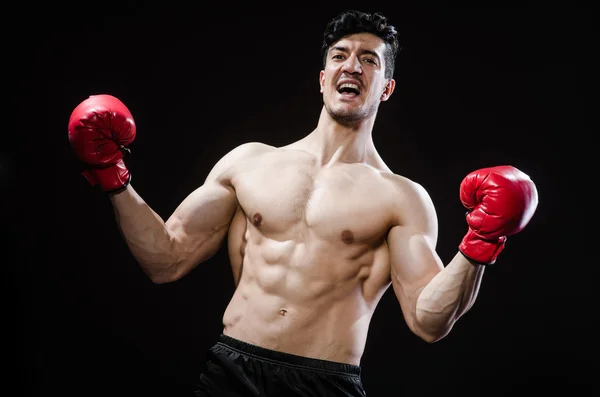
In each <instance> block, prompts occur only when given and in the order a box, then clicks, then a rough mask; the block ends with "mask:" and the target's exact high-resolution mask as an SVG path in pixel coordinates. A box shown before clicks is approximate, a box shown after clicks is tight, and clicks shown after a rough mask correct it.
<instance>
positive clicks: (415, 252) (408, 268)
mask: <svg viewBox="0 0 600 397" xmlns="http://www.w3.org/2000/svg"><path fill="white" fill-rule="evenodd" d="M404 197H405V199H404V200H403V202H402V203H401V204H400V205H399V208H398V213H399V217H398V218H399V219H398V222H397V225H396V226H394V227H393V228H392V229H391V230H390V232H389V234H388V246H389V250H390V265H391V266H390V269H391V278H392V286H393V289H394V293H395V294H396V297H397V298H398V301H399V302H400V306H401V308H402V311H403V312H404V313H405V316H406V315H407V314H410V313H414V310H415V308H416V302H417V299H418V297H419V293H420V292H421V290H422V289H423V288H424V287H425V286H426V285H427V284H428V283H429V281H431V279H432V278H433V277H435V275H436V274H438V273H439V272H440V271H441V270H442V269H443V264H442V261H441V259H440V258H439V256H438V254H437V252H436V250H435V248H436V243H437V234H438V223H437V215H436V212H435V208H434V206H433V203H432V202H431V199H430V197H429V195H428V194H427V192H426V191H425V190H424V189H423V188H422V187H421V186H419V185H412V186H411V189H410V190H408V191H407V192H405V194H404ZM407 317H408V316H407Z"/></svg>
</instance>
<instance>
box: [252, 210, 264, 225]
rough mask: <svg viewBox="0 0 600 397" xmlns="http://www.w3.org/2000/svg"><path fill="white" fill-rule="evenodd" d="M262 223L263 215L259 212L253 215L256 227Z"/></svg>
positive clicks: (253, 222)
mask: <svg viewBox="0 0 600 397" xmlns="http://www.w3.org/2000/svg"><path fill="white" fill-rule="evenodd" d="M261 223H262V215H261V214H260V213H258V212H257V213H256V214H254V216H253V217H252V224H254V226H256V227H259V226H260V224H261Z"/></svg>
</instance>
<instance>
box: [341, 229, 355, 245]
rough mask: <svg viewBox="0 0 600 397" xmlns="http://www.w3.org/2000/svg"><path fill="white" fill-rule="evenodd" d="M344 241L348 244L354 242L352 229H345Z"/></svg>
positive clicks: (343, 233)
mask: <svg viewBox="0 0 600 397" xmlns="http://www.w3.org/2000/svg"><path fill="white" fill-rule="evenodd" d="M342 241H343V242H344V243H346V244H352V243H353V242H354V235H353V234H352V232H351V231H350V230H344V231H343V232H342Z"/></svg>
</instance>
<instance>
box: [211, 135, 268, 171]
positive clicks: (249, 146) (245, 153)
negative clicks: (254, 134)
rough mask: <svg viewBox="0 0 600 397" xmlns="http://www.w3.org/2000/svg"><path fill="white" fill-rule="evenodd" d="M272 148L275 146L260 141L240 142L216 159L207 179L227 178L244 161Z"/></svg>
mask: <svg viewBox="0 0 600 397" xmlns="http://www.w3.org/2000/svg"><path fill="white" fill-rule="evenodd" d="M274 150H276V148H275V147H273V146H270V145H267V144H264V143H261V142H246V143H242V144H240V145H238V146H236V147H234V148H233V149H231V150H230V151H229V152H227V153H226V154H225V155H224V156H222V157H221V158H220V159H219V161H217V163H216V164H215V165H214V167H213V169H212V170H211V171H210V173H209V175H208V178H207V179H229V178H230V177H231V176H232V175H231V174H232V172H235V169H238V168H239V167H240V166H242V165H243V164H244V163H245V162H247V161H249V160H251V159H253V158H256V157H257V156H260V155H262V154H264V153H268V152H271V151H274Z"/></svg>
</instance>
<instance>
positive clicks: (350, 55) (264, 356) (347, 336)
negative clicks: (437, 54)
mask: <svg viewBox="0 0 600 397" xmlns="http://www.w3.org/2000/svg"><path fill="white" fill-rule="evenodd" d="M397 50H398V42H397V33H396V30H395V28H394V27H393V26H391V25H390V24H388V22H387V20H386V18H385V17H384V16H382V15H380V14H373V15H369V14H364V13H360V12H343V13H341V14H340V15H338V16H337V17H336V18H335V19H334V20H333V21H332V22H331V23H330V24H329V25H327V27H326V30H325V34H324V42H323V55H324V58H323V70H322V71H321V72H320V75H319V83H320V87H321V92H322V94H323V102H324V105H323V107H322V110H321V113H320V116H319V120H318V124H317V126H316V128H315V129H314V130H313V131H312V132H310V133H309V134H308V135H307V136H306V137H304V138H303V139H301V140H299V141H297V142H293V143H290V144H289V145H287V146H283V147H272V146H269V145H266V144H262V143H256V142H251V143H246V144H242V145H241V146H239V147H235V148H232V150H231V151H230V152H229V153H227V154H226V155H225V156H224V157H222V158H221V159H220V160H219V161H218V162H217V163H216V165H215V166H214V168H213V169H212V170H211V171H210V173H209V174H208V176H207V178H206V180H205V181H204V183H203V184H202V185H201V186H199V187H198V188H197V189H196V190H195V191H193V192H191V194H190V195H189V196H188V197H186V199H185V200H184V201H183V202H182V203H181V205H180V206H179V207H178V208H177V209H176V210H175V211H174V213H173V214H172V215H171V216H170V217H169V218H168V219H167V220H166V221H163V219H161V217H160V216H158V215H157V214H156V213H155V212H154V211H153V210H152V209H151V208H150V207H149V206H148V205H147V204H146V203H145V202H144V200H143V199H142V198H141V197H140V196H139V195H138V194H137V193H136V191H135V190H134V188H133V187H132V185H131V183H130V173H129V171H128V170H127V167H126V165H125V162H124V161H123V154H122V153H123V150H124V149H125V147H126V146H127V145H129V144H130V143H131V142H132V141H133V140H134V138H135V135H136V127H135V122H134V121H133V117H132V115H131V114H130V112H129V110H128V109H127V107H126V106H125V105H124V104H123V103H122V102H121V101H120V100H119V99H117V98H115V97H113V96H110V95H96V96H91V97H89V98H88V99H86V100H84V101H83V102H82V103H81V104H79V105H78V106H77V107H76V109H75V110H74V111H73V113H72V115H71V119H70V122H69V139H70V142H71V144H72V147H73V149H74V152H75V153H76V155H77V156H78V157H79V158H80V159H81V160H83V162H84V163H85V164H87V165H88V166H87V169H86V171H85V172H84V175H85V176H86V177H87V178H88V180H89V181H90V183H91V184H92V185H96V184H98V185H99V186H100V187H101V188H102V190H103V191H105V192H108V193H109V197H110V200H111V202H112V205H113V207H114V210H115V216H116V221H117V224H118V227H119V229H120V231H121V233H122V235H123V236H124V238H125V241H126V242H127V244H128V246H129V248H130V249H131V252H132V254H133V255H134V257H135V258H136V260H137V262H138V263H139V265H140V266H141V268H142V269H143V270H144V272H145V273H146V274H147V275H148V277H149V278H150V279H151V280H152V281H153V282H155V283H168V282H172V281H175V280H178V279H180V278H181V277H184V276H185V275H186V274H188V273H189V272H190V271H192V269H194V268H195V267H196V266H198V265H199V264H201V263H203V262H205V261H207V260H208V259H209V258H211V257H212V256H213V255H214V254H215V253H216V252H217V251H218V250H219V249H220V247H221V246H222V244H223V242H224V241H225V240H226V241H227V244H228V249H229V255H230V262H231V267H232V271H233V277H234V279H235V283H236V289H235V293H234V294H233V296H232V298H231V301H230V303H229V305H228V307H227V309H226V310H225V313H224V316H223V333H222V335H220V339H219V341H218V342H217V343H216V344H215V345H214V347H212V348H211V349H210V351H209V354H208V360H207V363H206V367H205V370H204V371H203V374H201V376H200V380H199V384H198V386H197V389H196V390H195V392H196V395H198V396H278V397H282V396H304V397H306V396H364V395H366V394H365V390H364V388H363V386H362V383H361V378H360V361H361V356H362V354H363V350H364V347H365V343H366V339H367V333H368V329H369V323H370V320H371V317H372V315H373V312H374V310H375V307H376V305H377V304H378V302H379V300H380V298H381V297H382V295H383V294H384V292H385V291H386V290H387V288H388V287H389V286H390V285H391V286H392V288H393V291H394V293H395V295H396V297H397V299H398V301H399V303H400V307H401V311H402V315H403V316H404V319H405V321H406V324H407V325H408V327H409V328H410V330H411V331H412V332H414V334H416V335H417V336H419V337H420V338H422V339H423V340H424V341H426V342H430V343H431V342H435V341H438V340H440V339H441V338H443V337H444V336H446V335H447V334H448V332H449V331H450V330H451V328H452V326H453V324H454V323H455V322H456V321H457V320H458V319H459V318H460V317H461V316H462V315H463V314H464V313H465V312H466V311H467V310H469V308H470V307H471V306H472V305H473V302H474V300H475V298H476V296H477V293H478V288H479V285H480V282H481V278H482V276H483V273H484V269H485V266H484V265H486V264H492V263H494V262H495V261H496V258H497V256H498V254H499V253H500V251H502V249H503V247H504V243H505V240H506V236H509V235H512V234H515V233H517V232H519V231H520V230H522V229H523V228H524V227H525V225H526V224H527V223H528V222H529V220H530V219H531V217H532V216H533V213H534V211H535V209H536V207H537V200H538V198H537V191H536V189H535V185H534V184H533V182H532V181H531V180H530V178H529V177H528V176H527V175H525V174H524V173H522V172H521V171H519V170H518V169H516V168H514V167H511V166H498V167H490V168H486V169H481V170H477V171H474V172H473V173H471V174H469V175H467V176H466V177H465V179H464V180H463V181H462V184H461V186H460V199H461V200H462V202H463V204H464V205H465V207H466V208H467V209H468V211H469V212H468V215H467V217H466V223H467V225H466V227H465V232H466V235H464V237H463V238H462V240H460V241H459V240H457V245H458V250H457V253H456V255H455V256H454V258H453V259H452V260H451V261H450V262H449V263H448V264H447V265H444V264H443V263H442V262H441V260H440V258H439V256H438V255H437V253H436V250H435V247H436V242H437V238H438V225H437V218H436V212H435V209H434V205H433V203H432V202H431V200H430V197H429V195H428V193H427V192H426V190H425V189H424V188H423V187H422V186H420V185H419V184H417V183H415V182H413V181H411V180H409V179H407V178H406V177H403V176H400V175H396V174H394V173H393V172H392V171H391V170H390V169H389V168H388V167H387V166H386V164H385V163H384V161H383V160H382V158H381V157H380V156H379V154H378V152H377V150H376V149H375V146H374V144H373V140H372V135H371V133H372V129H373V124H374V122H375V117H376V114H377V111H378V108H379V105H380V103H381V102H384V101H386V100H387V99H388V98H389V97H390V95H392V93H393V92H394V84H395V81H394V79H393V78H392V76H393V71H394V62H395V56H396V52H397ZM208 282H210V280H207V283H208ZM399 314H400V313H399Z"/></svg>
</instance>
